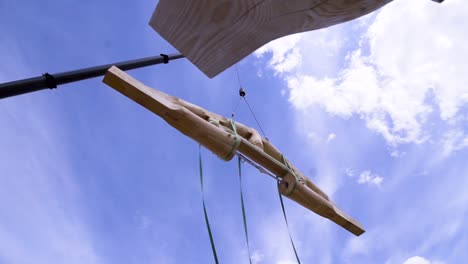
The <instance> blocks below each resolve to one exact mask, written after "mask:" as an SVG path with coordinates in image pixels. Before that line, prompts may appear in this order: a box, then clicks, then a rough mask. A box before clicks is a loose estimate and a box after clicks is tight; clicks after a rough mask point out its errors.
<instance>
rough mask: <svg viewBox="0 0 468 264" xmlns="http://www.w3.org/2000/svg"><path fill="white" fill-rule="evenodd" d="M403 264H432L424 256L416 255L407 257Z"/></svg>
mask: <svg viewBox="0 0 468 264" xmlns="http://www.w3.org/2000/svg"><path fill="white" fill-rule="evenodd" d="M403 264H431V262H430V261H429V260H427V259H425V258H423V257H419V256H415V257H411V258H409V259H407V260H406V261H405V262H403Z"/></svg>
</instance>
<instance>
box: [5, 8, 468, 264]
mask: <svg viewBox="0 0 468 264" xmlns="http://www.w3.org/2000/svg"><path fill="white" fill-rule="evenodd" d="M150 2H151V1H149V2H146V3H143V2H141V3H140V2H139V3H130V2H123V1H122V2H118V3H116V2H115V1H99V2H95V1H71V0H66V1H60V2H57V1H41V2H38V1H8V0H7V1H1V2H0V32H1V34H0V81H1V82H4V81H11V80H16V79H19V78H26V77H30V76H36V75H40V74H42V73H43V72H46V71H48V72H50V73H55V72H61V71H66V70H71V69H75V68H80V67H87V66H92V65H98V64H104V63H109V62H114V61H121V60H127V59H133V58H139V57H144V56H151V55H155V54H159V53H174V52H176V51H175V49H174V48H172V47H171V46H170V45H169V44H168V43H166V42H165V41H164V40H162V39H161V38H160V37H159V36H158V35H157V34H156V33H155V32H154V31H153V30H152V29H151V28H150V26H148V21H149V18H150V16H151V14H152V12H153V10H154V7H155V6H156V3H155V2H151V3H150ZM467 16H468V4H466V3H465V2H464V1H461V0H447V1H446V3H444V4H442V5H438V4H436V3H433V2H431V1H428V0H414V1H413V0H412V1H405V0H397V1H395V2H393V3H391V4H389V5H388V6H386V7H384V8H383V9H382V10H381V11H380V12H378V13H374V14H371V15H370V16H366V17H365V18H362V19H359V20H357V21H353V22H350V23H346V24H343V25H339V26H335V27H332V28H328V29H324V30H320V31H316V32H309V33H304V34H298V35H293V36H290V37H286V38H283V39H280V40H278V41H274V42H272V43H270V44H268V45H266V46H264V47H262V48H261V49H260V50H258V51H257V52H255V53H254V54H252V55H251V56H249V57H247V58H246V59H244V60H243V61H242V62H240V63H239V64H238V69H239V73H240V76H241V80H242V84H243V86H245V88H246V89H247V96H248V100H249V102H250V103H251V104H252V107H253V108H254V111H255V112H256V114H257V116H258V119H259V120H260V121H261V123H262V125H263V128H264V130H265V131H266V134H267V136H268V137H269V139H270V140H271V141H272V142H274V144H275V145H276V146H277V147H278V148H279V149H280V150H282V151H283V152H284V153H285V154H286V155H287V156H288V157H289V159H290V160H291V161H292V162H293V163H294V164H295V165H296V166H297V167H298V168H299V169H301V170H302V171H303V172H304V173H305V174H307V175H308V176H309V177H310V178H311V179H312V180H314V181H315V182H316V183H317V184H318V185H319V186H320V187H322V188H323V189H324V190H326V191H327V192H328V193H329V194H330V196H331V197H332V199H333V200H334V201H335V202H336V203H337V204H338V205H339V206H340V207H341V208H342V209H343V210H345V211H346V212H348V213H349V214H351V215H352V216H353V217H355V218H356V219H358V220H359V221H360V222H361V223H362V225H363V226H364V227H365V228H366V230H367V232H366V233H365V234H364V235H362V236H361V237H357V238H356V237H354V236H353V235H351V234H349V233H347V232H346V231H344V230H343V229H341V228H340V227H338V226H336V225H334V224H332V223H331V222H329V221H327V220H325V219H322V218H320V217H319V216H316V215H314V214H313V213H311V212H309V211H307V210H305V209H304V208H302V207H300V206H298V205H296V204H294V203H292V202H290V201H289V200H286V210H287V212H288V217H289V221H290V227H291V232H292V235H293V237H294V240H295V242H296V244H297V247H298V252H299V255H300V257H301V259H302V260H303V263H389V264H390V263H405V264H427V263H431V264H434V263H464V262H465V261H464V259H467V257H468V253H467V252H468V251H467V250H466V249H467V248H468V233H467V230H468V221H467V215H468V212H467V208H468V191H466V186H468V176H467V175H468V162H467V160H468V159H467V158H466V157H467V155H468V150H467V149H468V148H467V147H468V124H467V122H468V111H467V109H468V88H467V87H468V86H466V83H468V77H467V75H466V72H467V71H468V67H467V63H466V58H468V37H467V36H468V29H467V28H466V27H464V26H463V25H464V20H465V18H466V17H467ZM129 73H130V74H131V75H132V76H134V77H135V78H137V79H139V80H141V81H142V82H144V83H146V84H148V85H149V86H152V87H155V88H157V89H160V90H162V91H165V92H167V93H170V94H172V95H175V96H178V97H181V98H183V99H185V100H188V101H190V102H193V103H195V104H198V105H200V106H202V107H205V108H207V109H209V110H211V111H213V112H217V113H220V114H223V115H226V116H229V115H230V114H231V112H232V110H233V108H234V106H235V105H236V103H237V102H238V95H237V89H238V84H237V79H236V75H235V71H234V69H233V68H231V69H228V70H227V71H225V72H224V73H222V74H221V75H219V76H217V77H216V78H214V79H208V78H207V77H205V76H204V75H203V74H202V73H201V72H200V71H198V69H197V68H196V67H195V66H193V65H191V63H190V62H189V61H187V60H179V61H174V62H171V63H170V64H168V65H164V66H154V67H149V68H146V69H140V70H134V71H130V72H129ZM101 81H102V79H101V78H95V79H92V80H88V81H83V82H79V83H75V84H69V85H64V86H62V87H61V88H59V89H57V90H54V91H49V90H47V91H42V92H37V93H33V94H28V95H24V96H19V97H15V98H9V99H5V100H1V101H0V263H211V262H212V255H211V251H210V245H209V240H208V235H207V232H206V229H205V224H204V220H203V213H202V206H201V193H200V188H199V182H198V167H197V165H198V164H197V151H198V146H197V144H196V143H195V142H193V141H191V140H190V139H188V138H186V137H184V136H183V135H182V134H180V133H178V132H177V131H176V130H175V129H173V128H171V127H170V126H168V125H167V124H166V123H165V122H164V121H163V120H162V119H160V118H159V117H157V116H155V115H153V114H152V113H150V112H148V111H147V110H145V109H143V108H142V107H140V106H139V105H136V104H135V103H133V102H132V101H130V100H128V99H126V98H125V97H123V96H122V95H120V94H118V93H117V92H115V91H114V90H112V89H111V88H109V87H107V86H106V85H104V84H103V83H102V82H101ZM236 118H237V120H238V121H241V122H243V123H246V124H248V125H251V126H253V127H255V122H254V120H253V119H252V117H251V116H250V115H249V113H248V109H247V107H246V106H245V105H241V107H240V108H239V110H238V112H237V114H236ZM203 157H204V165H205V177H206V199H207V207H208V211H209V214H210V218H211V222H212V228H213V233H214V238H215V241H216V245H217V249H218V255H219V258H220V260H221V262H222V263H247V262H248V258H247V251H246V247H245V241H244V237H243V226H242V218H241V209H240V204H239V193H238V191H239V190H238V187H239V186H238V179H237V171H236V164H235V162H234V161H232V162H228V163H225V162H223V161H221V160H219V159H217V158H216V157H215V156H214V155H212V154H211V153H209V152H208V151H204V153H203ZM244 168H245V169H244V172H245V173H244V174H245V176H244V187H245V188H244V190H245V201H246V210H247V214H248V225H249V233H250V240H251V251H252V252H253V255H254V262H255V263H278V264H286V263H294V256H293V252H292V249H291V247H290V245H289V242H288V237H287V231H286V228H285V224H284V222H283V220H282V215H281V211H280V210H281V209H280V207H279V201H278V198H277V193H276V186H275V183H274V181H272V180H271V179H270V178H268V177H265V176H264V175H261V174H260V173H258V172H257V171H255V170H254V169H253V168H250V167H248V166H247V165H246V166H244Z"/></svg>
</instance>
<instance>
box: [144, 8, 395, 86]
mask: <svg viewBox="0 0 468 264" xmlns="http://www.w3.org/2000/svg"><path fill="white" fill-rule="evenodd" d="M391 1H392V0H355V1H344V0H216V1H214V0H213V1H207V0H160V1H159V3H158V6H157V7H156V10H155V11H154V13H153V16H152V18H151V20H150V25H151V26H152V27H153V28H154V29H155V30H156V31H157V32H158V33H159V34H160V35H161V36H162V37H163V38H164V39H166V40H167V41H168V42H169V43H170V44H171V45H172V46H174V47H175V48H176V49H178V50H179V51H180V52H181V53H182V54H184V55H185V56H186V57H187V58H188V59H189V60H190V61H191V62H192V63H193V64H195V65H196V66H197V67H198V68H199V69H200V70H201V71H202V72H204V73H205V74H206V75H207V76H208V77H210V78H212V77H214V76H216V75H217V74H219V73H220V72H222V71H224V70H225V69H227V68H229V67H230V66H231V65H233V64H235V63H236V62H238V61H240V60H241V59H242V58H244V57H246V56H247V55H249V54H250V53H252V52H253V51H255V50H256V49H258V48H260V47H261V46H263V45H265V44H266V43H268V42H270V41H271V40H274V39H277V38H279V37H283V36H286V35H290V34H294V33H299V32H305V31H310V30H316V29H321V28H326V27H329V26H333V25H336V24H338V23H342V22H346V21H349V20H352V19H355V18H357V17H360V16H363V15H366V14H368V13H370V12H372V11H374V10H376V9H378V8H380V7H382V6H384V5H385V4H387V3H389V2H391Z"/></svg>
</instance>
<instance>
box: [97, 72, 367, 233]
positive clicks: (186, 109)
mask: <svg viewBox="0 0 468 264" xmlns="http://www.w3.org/2000/svg"><path fill="white" fill-rule="evenodd" d="M103 81H104V83H106V84H107V85H109V86H111V87H112V88H114V89H115V90H117V91H118V92H120V93H122V94H123V95H125V96H127V97H128V98H130V99H131V100H133V101H135V102H136V103H138V104H140V105H141V106H143V107H145V108H146V109H148V110H149V111H151V112H153V113H155V114H156V115H158V116H160V117H161V118H163V119H164V120H165V121H166V122H167V123H168V124H170V125H171V126H172V127H174V128H176V129H177V130H179V131H180V132H181V133H183V134H185V135H186V136H188V137H190V138H192V139H193V140H195V141H196V142H198V143H200V144H201V145H203V146H204V147H206V148H207V149H209V150H210V151H212V152H213V153H214V154H216V155H217V156H218V157H220V158H221V159H223V160H226V161H228V160H231V159H232V158H233V156H234V155H235V153H236V152H239V153H242V154H243V155H245V156H246V157H248V158H249V159H251V160H252V161H254V162H255V163H257V164H258V165H260V166H262V167H263V168H265V169H266V170H268V171H269V172H271V173H273V174H274V175H276V176H277V177H279V178H281V184H280V192H281V194H283V195H284V196H286V197H288V198H290V199H291V200H293V201H295V202H297V203H299V204H301V205H302V206H304V207H305V208H307V209H309V210H311V211H313V212H315V213H317V214H319V215H321V216H323V217H326V218H328V219H330V220H331V221H333V222H335V223H337V224H338V225H340V226H342V227H343V228H345V229H346V230H348V231H350V232H351V233H353V234H355V235H357V236H359V235H361V234H362V233H364V229H363V228H362V227H361V226H360V224H359V223H358V222H357V221H356V220H354V219H353V218H351V217H350V216H348V215H346V214H345V213H343V212H342V211H341V210H340V209H339V208H338V207H337V206H336V205H335V204H334V203H333V202H332V201H331V200H330V199H329V197H328V196H327V195H326V194H325V193H324V192H323V191H322V190H320V188H319V187H318V186H316V185H315V184H314V183H313V182H312V181H311V180H310V179H309V178H307V177H306V176H305V175H304V174H303V173H301V172H300V171H299V170H298V169H297V168H296V167H295V166H294V165H293V164H291V163H289V162H287V161H286V159H285V158H284V157H283V155H282V153H281V152H280V151H279V150H278V149H277V148H276V147H275V146H274V145H273V144H271V142H269V141H268V140H267V139H265V138H264V137H262V136H260V134H259V133H258V132H257V131H256V130H255V129H253V128H251V127H248V126H246V125H244V124H242V123H239V122H234V121H231V120H230V119H227V118H226V117H223V116H221V115H218V114H215V113H212V112H210V111H208V110H206V109H203V108H201V107H199V106H197V105H194V104H191V103H189V102H187V101H184V100H182V99H180V98H177V97H174V96H171V95H168V94H166V93H163V92H161V91H158V90H155V89H152V88H150V87H148V86H146V85H144V84H143V83H141V82H139V81H138V80H136V79H134V78H132V77H131V76H130V75H128V74H126V73H125V72H123V71H121V70H120V69H118V68H116V67H112V68H110V69H109V70H108V72H107V73H106V75H105V77H104V80H103ZM231 122H233V123H234V124H235V126H236V130H237V134H236V133H234V131H233V125H232V123H231ZM236 139H237V141H236Z"/></svg>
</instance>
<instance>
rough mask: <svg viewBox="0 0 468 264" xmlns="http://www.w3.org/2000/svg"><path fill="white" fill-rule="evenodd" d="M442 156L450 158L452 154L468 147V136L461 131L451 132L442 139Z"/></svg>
mask: <svg viewBox="0 0 468 264" xmlns="http://www.w3.org/2000/svg"><path fill="white" fill-rule="evenodd" d="M442 146H443V148H442V155H443V156H449V155H450V154H451V153H453V152H456V151H458V150H461V149H463V148H465V147H468V135H466V134H464V133H463V131H462V130H461V129H454V130H450V131H448V132H446V133H445V135H444V136H443V138H442Z"/></svg>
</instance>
